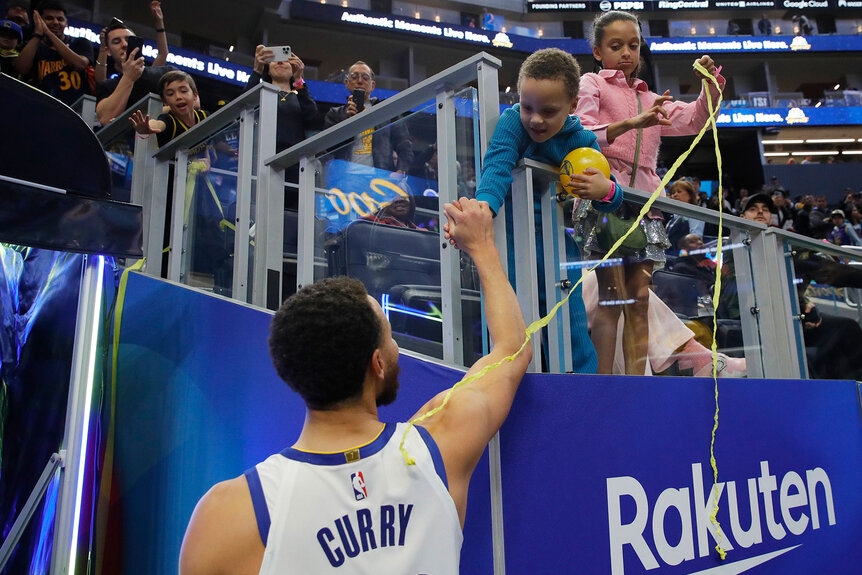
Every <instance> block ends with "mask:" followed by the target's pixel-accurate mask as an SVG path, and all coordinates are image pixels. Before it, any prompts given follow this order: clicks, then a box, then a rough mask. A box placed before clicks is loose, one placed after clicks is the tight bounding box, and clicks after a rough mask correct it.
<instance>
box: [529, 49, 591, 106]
mask: <svg viewBox="0 0 862 575" xmlns="http://www.w3.org/2000/svg"><path fill="white" fill-rule="evenodd" d="M524 78H531V79H533V80H562V82H563V84H565V86H566V94H568V96H569V97H570V98H571V99H572V100H574V99H575V98H577V97H578V89H579V88H580V86H581V67H580V66H579V65H578V61H577V60H575V57H574V56H572V55H571V54H569V53H568V52H564V51H562V50H560V49H559V48H544V49H542V50H537V51H535V52H533V53H532V54H530V55H529V56H527V59H526V60H524V63H523V64H521V70H520V71H519V72H518V91H519V92H520V91H521V82H523V81H524Z"/></svg>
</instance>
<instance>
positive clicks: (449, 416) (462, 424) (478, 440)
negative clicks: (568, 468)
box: [417, 198, 532, 523]
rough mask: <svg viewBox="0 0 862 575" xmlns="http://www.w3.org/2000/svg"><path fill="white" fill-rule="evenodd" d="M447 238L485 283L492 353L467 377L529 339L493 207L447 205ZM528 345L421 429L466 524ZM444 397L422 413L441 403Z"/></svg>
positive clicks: (459, 393) (475, 203) (525, 362)
mask: <svg viewBox="0 0 862 575" xmlns="http://www.w3.org/2000/svg"><path fill="white" fill-rule="evenodd" d="M445 210H446V216H447V217H448V220H449V221H448V223H447V224H446V225H445V226H444V229H445V231H446V234H447V237H448V238H449V239H450V241H451V242H452V243H453V244H454V245H456V246H457V247H458V248H460V249H462V250H463V251H465V252H467V253H468V254H469V255H470V256H471V257H472V258H473V261H474V262H475V264H476V269H477V270H478V272H479V279H480V281H481V283H482V294H483V299H484V305H485V317H486V320H487V324H488V331H489V332H490V335H491V341H492V345H493V347H492V349H491V353H489V354H488V355H487V356H485V357H483V358H482V359H480V360H479V361H478V362H476V364H475V365H473V367H472V368H470V370H469V372H468V373H467V376H468V377H469V376H471V375H473V374H476V373H478V372H479V371H481V370H482V369H483V368H484V367H485V366H489V365H493V364H495V363H497V362H500V361H501V360H504V358H506V357H508V356H511V355H513V354H515V353H517V352H518V350H519V349H520V348H521V345H522V344H523V343H524V340H525V339H526V334H525V330H526V326H525V324H524V317H523V314H522V312H521V308H520V306H519V305H518V300H517V298H516V297H515V292H514V291H513V290H512V286H511V285H510V284H509V280H508V278H507V277H506V274H505V272H504V271H503V266H502V264H501V262H500V254H499V253H498V252H497V248H496V246H495V245H494V227H493V222H492V213H491V209H490V208H489V207H488V204H487V203H486V202H480V201H477V200H475V199H466V198H462V199H460V200H458V201H456V202H453V203H452V204H447V205H446V206H445ZM531 358H532V350H531V347H530V346H529V345H527V346H525V347H524V349H523V350H522V351H521V352H520V353H519V354H518V355H517V356H516V357H515V358H514V359H513V360H512V361H503V362H502V363H501V364H500V365H499V366H498V367H494V368H493V369H491V370H490V371H488V372H487V373H486V374H485V375H483V376H482V377H480V378H479V379H477V380H475V381H473V382H471V383H469V384H468V385H465V386H464V387H461V388H459V389H457V390H455V392H454V393H453V394H452V397H451V399H450V400H449V403H448V404H447V406H446V408H445V409H443V410H442V411H440V412H439V413H438V414H436V415H434V416H433V417H431V418H429V419H427V420H425V421H424V422H423V423H422V424H421V425H423V426H424V427H426V428H427V429H428V431H430V432H431V435H432V436H433V437H434V440H435V441H436V442H437V444H438V446H439V448H440V452H441V455H442V456H443V461H444V463H445V465H446V474H447V476H448V481H449V492H450V493H451V494H452V498H453V499H454V500H455V505H456V507H457V508H458V512H459V514H460V515H461V520H462V523H463V517H464V511H465V508H466V496H467V486H468V483H469V480H470V475H471V474H472V473H473V469H474V468H475V467H476V463H478V461H479V458H480V457H481V455H482V452H483V451H484V450H485V446H486V445H487V443H488V441H489V440H490V439H491V438H492V437H493V436H494V434H495V433H496V432H497V430H498V429H499V428H500V426H501V425H502V424H503V421H505V419H506V416H507V415H508V413H509V408H510V407H511V405H512V400H513V399H514V397H515V392H516V391H517V390H518V385H519V384H520V382H521V379H522V377H523V376H524V373H525V372H526V370H527V366H528V364H529V362H530V359H531ZM444 395H445V394H444V393H441V394H440V395H438V396H437V397H435V398H434V399H432V400H431V402H429V403H428V404H427V405H426V406H425V407H423V409H422V410H420V412H419V414H417V415H422V414H423V413H425V412H426V411H427V410H428V409H431V408H434V407H436V406H437V405H439V404H440V403H441V402H442V401H443V396H444Z"/></svg>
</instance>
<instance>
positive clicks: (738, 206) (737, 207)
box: [733, 188, 749, 214]
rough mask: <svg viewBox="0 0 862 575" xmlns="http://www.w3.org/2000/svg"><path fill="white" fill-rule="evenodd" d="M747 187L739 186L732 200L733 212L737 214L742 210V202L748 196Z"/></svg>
mask: <svg viewBox="0 0 862 575" xmlns="http://www.w3.org/2000/svg"><path fill="white" fill-rule="evenodd" d="M748 196H749V193H748V188H739V193H738V194H737V197H736V199H735V200H734V201H733V213H734V214H739V213H740V212H742V204H743V203H744V202H745V200H746V199H747V198H748Z"/></svg>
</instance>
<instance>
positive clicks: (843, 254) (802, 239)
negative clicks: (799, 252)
mask: <svg viewBox="0 0 862 575" xmlns="http://www.w3.org/2000/svg"><path fill="white" fill-rule="evenodd" d="M766 233H768V234H774V235H776V236H778V237H779V239H781V240H785V241H788V242H792V243H793V245H794V246H798V247H801V248H808V249H810V250H815V251H818V252H824V253H827V254H829V255H832V256H838V257H840V258H847V259H851V260H856V261H860V262H862V252H858V251H856V250H852V249H849V248H846V247H843V246H838V245H835V244H832V243H829V242H824V241H823V240H818V239H815V238H810V237H808V236H803V235H800V234H797V233H796V232H791V231H788V230H782V229H779V228H769V229H768V230H767V232H766Z"/></svg>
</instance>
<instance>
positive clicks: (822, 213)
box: [808, 195, 832, 240]
mask: <svg viewBox="0 0 862 575" xmlns="http://www.w3.org/2000/svg"><path fill="white" fill-rule="evenodd" d="M808 218H809V234H808V235H809V236H811V237H812V238H817V239H818V240H823V239H826V236H828V235H829V232H830V231H832V218H831V210H830V209H829V204H828V203H827V202H826V196H823V195H820V196H817V198H816V199H815V200H814V208H813V209H812V210H811V213H810V214H809V216H808Z"/></svg>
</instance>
